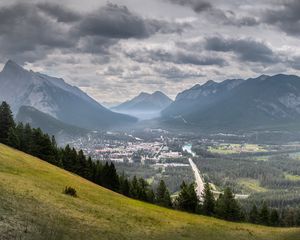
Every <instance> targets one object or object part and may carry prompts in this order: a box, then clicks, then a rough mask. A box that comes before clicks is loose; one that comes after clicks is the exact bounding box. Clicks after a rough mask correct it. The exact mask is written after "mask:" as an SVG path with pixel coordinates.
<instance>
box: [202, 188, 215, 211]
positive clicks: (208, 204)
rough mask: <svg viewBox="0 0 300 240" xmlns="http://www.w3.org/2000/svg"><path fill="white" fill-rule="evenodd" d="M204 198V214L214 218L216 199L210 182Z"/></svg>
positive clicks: (205, 189)
mask: <svg viewBox="0 0 300 240" xmlns="http://www.w3.org/2000/svg"><path fill="white" fill-rule="evenodd" d="M202 197H203V203H202V213H203V214H204V215H207V216H212V215H213V214H214V213H215V198H214V194H213V193H212V191H211V189H210V186H209V183H208V182H206V183H205V185H204V193H203V196H202Z"/></svg>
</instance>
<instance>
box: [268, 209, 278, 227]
mask: <svg viewBox="0 0 300 240" xmlns="http://www.w3.org/2000/svg"><path fill="white" fill-rule="evenodd" d="M270 225H271V226H275V227H276V226H278V225H279V214H278V211H277V210H276V209H272V211H271V213H270Z"/></svg>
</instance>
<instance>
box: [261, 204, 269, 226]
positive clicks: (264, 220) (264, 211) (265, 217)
mask: <svg viewBox="0 0 300 240" xmlns="http://www.w3.org/2000/svg"><path fill="white" fill-rule="evenodd" d="M259 222H260V223H261V224H263V225H269V223H270V212H269V209H268V206H267V204H266V203H265V202H264V203H263V205H262V207H261V210H260V213H259Z"/></svg>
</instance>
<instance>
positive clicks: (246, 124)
mask: <svg viewBox="0 0 300 240" xmlns="http://www.w3.org/2000/svg"><path fill="white" fill-rule="evenodd" d="M160 122H162V123H164V124H167V125H170V124H171V125H173V126H174V124H175V125H176V126H185V127H191V128H197V129H204V130H207V129H210V130H239V129H267V128H268V129H270V128H272V129H283V128H284V129H291V126H292V127H293V128H294V127H296V128H298V129H300V78H299V77H298V76H294V75H284V74H278V75H275V76H267V75H262V76H259V77H257V78H250V79H247V80H242V79H231V80H225V81H223V82H220V83H217V82H214V81H208V82H207V83H205V84H203V85H198V84H197V85H195V86H194V87H192V88H190V89H188V90H185V91H183V92H181V93H179V94H178V95H177V97H176V100H175V101H174V102H173V103H172V104H171V105H170V106H169V107H167V108H166V109H165V110H163V111H162V118H161V119H160Z"/></svg>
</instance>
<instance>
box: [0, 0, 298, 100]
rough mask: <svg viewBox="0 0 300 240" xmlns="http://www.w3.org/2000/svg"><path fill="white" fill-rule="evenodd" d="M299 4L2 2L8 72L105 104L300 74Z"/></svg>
mask: <svg viewBox="0 0 300 240" xmlns="http://www.w3.org/2000/svg"><path fill="white" fill-rule="evenodd" d="M299 12H300V1H299V0H264V1H259V0H227V1H222V0H210V1H208V0H207V1H204V0H147V1H146V0H145V1H142V0H111V1H106V0H103V1H101V0H84V1H82V0H64V1H61V0H51V1H50V0H49V1H37V0H35V1H34V0H32V1H30V0H28V1H26V0H19V1H16V0H15V1H14V0H1V1H0V47H1V51H0V65H2V66H3V64H5V62H6V61H7V60H8V59H12V60H14V61H16V62H18V63H19V64H21V65H23V66H24V67H25V68H27V69H32V70H34V71H39V72H43V73H46V74H49V75H52V76H57V77H62V78H64V79H65V80H66V81H67V82H68V83H70V84H72V85H76V86H78V87H80V88H81V89H82V90H84V91H86V92H87V93H88V94H90V95H91V96H92V97H94V98H95V99H97V100H98V101H100V102H120V101H124V100H127V99H129V98H131V97H133V96H135V95H137V94H138V93H139V92H141V91H146V92H153V91H156V90H161V91H163V92H165V93H166V94H168V95H169V96H170V97H173V98H174V97H175V96H176V94H177V93H178V92H180V91H182V90H184V89H186V88H190V87H191V86H193V85H194V84H196V83H204V82H206V81H207V80H210V79H212V80H215V81H222V80H224V79H228V78H248V77H255V76H258V75H261V74H276V73H290V74H299V75H300V40H299V37H300V14H299Z"/></svg>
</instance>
